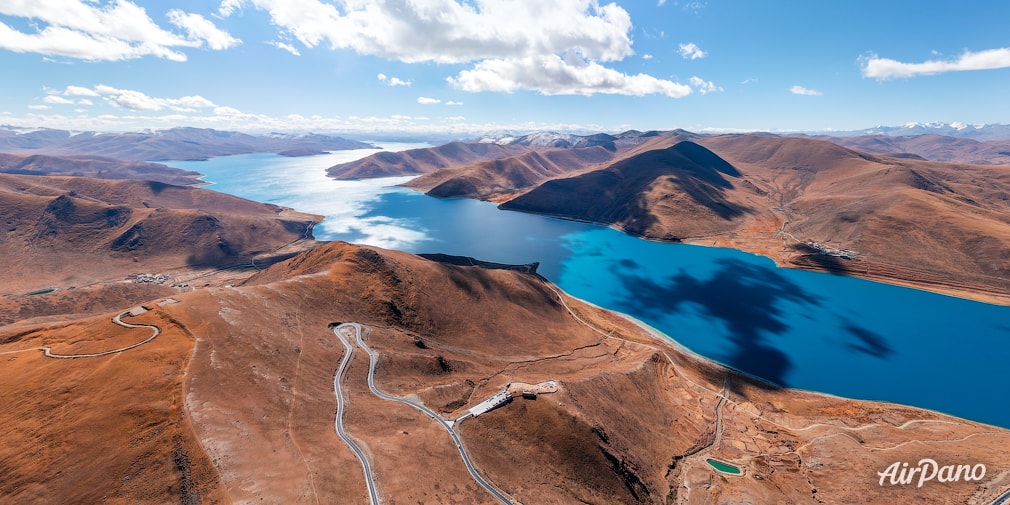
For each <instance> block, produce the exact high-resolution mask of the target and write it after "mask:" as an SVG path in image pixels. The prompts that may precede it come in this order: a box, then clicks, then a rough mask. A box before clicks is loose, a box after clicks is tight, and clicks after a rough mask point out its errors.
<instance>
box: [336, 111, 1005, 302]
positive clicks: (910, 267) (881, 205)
mask: <svg viewBox="0 0 1010 505" xmlns="http://www.w3.org/2000/svg"><path fill="white" fill-rule="evenodd" d="M613 138H614V142H613V146H611V147H612V149H610V150H608V149H607V148H605V147H601V146H593V147H584V148H570V147H562V148H558V147H552V146H541V147H537V148H536V149H535V150H533V151H531V152H527V153H523V154H520V155H517V156H513V157H508V158H502V159H497V160H493V161H481V162H477V163H470V162H469V161H467V160H463V161H460V162H458V163H457V164H456V165H455V166H451V165H449V166H447V167H446V168H445V169H441V170H437V171H431V173H428V174H426V175H424V176H421V177H418V178H416V179H414V180H412V181H410V182H409V183H407V186H409V187H412V188H414V189H418V190H420V191H425V192H427V193H428V194H430V195H433V196H438V197H443V198H452V197H468V198H478V199H483V200H490V201H496V202H501V203H502V205H501V206H502V208H504V209H509V210H517V211H524V212H533V213H539V214H546V215H551V216H556V217H562V218H566V219H574V220H583V221H591V222H596V223H600V224H605V225H610V226H614V227H617V228H619V229H622V230H624V231H626V232H628V233H632V234H635V235H639V236H642V237H645V238H649V239H656V240H664V241H683V242H691V243H700V244H707V245H719V246H726V247H733V248H737V249H742V250H746V251H751V252H756V253H758V254H762V255H766V256H769V257H771V258H773V259H774V260H776V261H777V262H778V263H779V264H781V265H784V266H792V267H798V268H806V269H812V270H822V271H830V272H833V273H837V274H843V275H852V276H857V277H862V278H868V279H874V280H880V281H884V282H890V283H895V284H900V285H907V286H913V287H917V288H921V289H926V290H931V291H936V292H941V293H947V294H954V295H957V296H963V297H969V298H975V299H980V300H984V301H988V302H995V303H1002V304H1006V303H1010V212H1008V211H1010V167H1008V166H1006V165H969V164H963V163H940V162H933V161H927V160H923V159H916V158H914V157H911V158H910V157H894V156H886V155H876V154H867V153H864V152H860V151H854V150H851V149H847V148H844V147H841V146H838V145H836V144H834V143H831V142H826V141H822V140H814V139H809V138H796V137H779V136H775V135H761V134H749V135H695V134H691V133H689V132H684V131H674V132H662V133H657V132H650V133H647V134H642V133H639V132H627V133H625V134H621V135H619V136H616V137H613ZM415 157H417V155H415ZM367 159H369V158H366V160H367ZM380 161H381V160H379V159H377V158H372V161H371V163H379V162H380ZM994 162H995V161H994ZM444 164H447V163H445V162H444ZM331 170H333V169H331ZM410 173H415V172H410Z"/></svg>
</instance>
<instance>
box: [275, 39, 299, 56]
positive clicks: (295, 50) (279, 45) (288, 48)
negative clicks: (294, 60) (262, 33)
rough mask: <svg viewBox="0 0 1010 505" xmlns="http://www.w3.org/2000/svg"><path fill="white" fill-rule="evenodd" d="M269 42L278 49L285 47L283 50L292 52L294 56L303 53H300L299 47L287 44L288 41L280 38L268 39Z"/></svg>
mask: <svg viewBox="0 0 1010 505" xmlns="http://www.w3.org/2000/svg"><path fill="white" fill-rule="evenodd" d="M267 44H270V45H271V46H274V47H276V48H277V49H283V50H285V51H287V52H289V53H291V54H292V55H294V56H301V55H302V53H300V52H299V51H298V48H297V47H295V46H293V45H291V44H287V43H284V42H281V41H279V40H270V41H267Z"/></svg>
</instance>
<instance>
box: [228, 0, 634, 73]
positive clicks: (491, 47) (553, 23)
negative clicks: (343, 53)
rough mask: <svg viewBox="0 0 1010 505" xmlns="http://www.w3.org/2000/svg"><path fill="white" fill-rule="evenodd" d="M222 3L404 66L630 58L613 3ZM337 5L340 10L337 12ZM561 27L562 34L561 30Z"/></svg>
mask: <svg viewBox="0 0 1010 505" xmlns="http://www.w3.org/2000/svg"><path fill="white" fill-rule="evenodd" d="M335 3H336V4H338V5H334V4H331V3H325V2H322V1H320V0H241V1H236V0H225V1H224V2H222V4H221V7H220V8H219V13H220V14H221V15H228V14H231V13H232V12H234V10H235V9H236V8H238V7H240V6H243V5H252V6H254V7H256V8H258V9H261V10H265V11H267V12H268V13H269V14H270V17H271V20H272V21H273V23H274V24H275V25H276V26H278V27H279V28H280V29H281V30H282V32H283V33H284V34H286V35H289V36H292V37H294V38H296V39H298V41H299V42H301V43H302V44H304V45H305V46H307V47H315V46H317V45H321V44H327V45H329V47H331V48H333V49H352V50H354V51H356V52H358V53H360V54H367V55H373V56H380V57H383V58H386V59H390V60H399V61H403V62H408V63H417V62H425V61H433V62H438V63H466V62H469V61H474V60H479V59H485V58H508V57H517V56H533V55H543V54H549V53H561V52H564V51H567V50H569V49H576V48H577V49H578V50H579V51H580V52H581V53H582V54H583V55H585V56H586V57H587V58H593V59H598V60H601V61H615V60H620V59H622V58H624V57H626V56H629V55H631V54H632V52H633V51H632V50H631V38H630V37H629V35H628V31H629V30H630V29H631V17H630V16H629V15H628V12H627V11H625V10H624V9H623V8H621V7H619V6H618V5H617V4H614V3H609V4H606V5H599V4H598V3H597V2H596V1H590V0H554V1H551V2H544V1H542V0H482V1H480V2H460V1H457V0H429V1H426V2H404V1H394V0H379V1H367V2H366V1H363V0H337V1H336V2H335ZM338 6H339V8H338ZM559 27H564V29H559Z"/></svg>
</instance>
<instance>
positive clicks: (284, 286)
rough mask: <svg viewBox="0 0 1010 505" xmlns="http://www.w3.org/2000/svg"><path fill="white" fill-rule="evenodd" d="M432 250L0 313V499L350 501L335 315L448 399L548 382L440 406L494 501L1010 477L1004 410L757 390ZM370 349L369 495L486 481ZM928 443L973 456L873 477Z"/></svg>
mask: <svg viewBox="0 0 1010 505" xmlns="http://www.w3.org/2000/svg"><path fill="white" fill-rule="evenodd" d="M442 259H444V260H446V261H448V262H436V261H432V260H428V259H424V258H420V257H417V256H413V255H410V254H406V253H400V252H393V251H383V250H378V249H374V248H368V247H358V246H352V245H348V244H343V243H329V244H325V245H321V246H318V247H316V248H314V249H312V250H310V251H308V252H305V253H302V254H300V255H298V256H295V257H292V258H290V259H288V260H286V261H283V262H280V263H277V264H274V265H272V266H270V267H269V268H267V269H265V270H263V271H261V272H259V273H257V274H255V275H253V276H252V277H251V278H249V279H248V280H246V281H245V282H243V283H241V285H235V286H217V287H214V286H211V287H206V288H201V289H197V290H187V292H177V293H173V294H171V296H167V295H160V296H159V297H156V298H152V299H148V300H136V301H135V302H134V303H132V304H130V305H125V306H123V307H121V308H120V309H117V311H111V312H110V313H109V314H106V315H104V316H96V317H92V318H84V319H78V320H75V321H72V322H50V323H45V324H37V325H34V326H32V325H28V326H25V325H20V326H18V327H17V328H12V327H6V328H3V329H0V353H2V354H0V359H2V362H3V363H4V364H3V367H4V373H3V374H0V377H2V379H0V380H2V381H3V385H2V386H0V394H2V395H3V397H2V400H3V402H4V405H5V408H4V409H3V410H0V434H2V435H0V440H2V441H3V443H2V444H0V472H2V475H4V479H2V480H0V497H2V498H0V501H4V502H12V503H27V502H37V503H51V502H108V503H201V502H202V503H261V502H262V503H347V504H361V503H368V497H367V491H366V484H365V480H364V477H363V472H362V467H361V465H360V463H359V462H358V460H357V459H356V457H355V456H354V453H352V452H351V450H350V449H349V448H348V447H347V446H346V445H344V443H343V442H342V441H341V439H340V438H338V437H337V435H336V434H335V431H334V421H335V418H334V415H335V412H336V406H337V405H336V399H335V396H334V374H335V371H336V369H337V367H338V364H339V363H340V361H341V358H342V356H343V352H344V351H343V347H342V346H341V344H340V342H339V341H338V340H337V339H336V337H335V336H334V333H333V332H332V330H331V328H330V326H331V324H332V323H337V322H357V323H360V324H361V325H363V326H364V329H365V331H364V338H365V339H366V340H367V343H368V345H369V346H370V347H371V348H372V349H373V350H375V351H376V352H377V353H378V355H379V360H378V366H377V369H376V372H375V380H376V385H377V386H378V387H379V388H380V389H381V390H382V391H383V392H385V393H388V394H392V395H398V396H403V397H409V398H414V399H415V400H419V401H422V402H424V403H425V404H426V405H427V406H429V407H430V408H432V409H434V410H436V411H437V412H438V413H439V414H440V415H441V416H444V417H445V418H447V419H455V418H457V417H459V416H460V415H462V414H463V413H464V412H466V409H467V408H469V407H470V406H472V405H474V404H475V403H477V402H479V401H481V400H483V399H484V398H487V397H488V396H490V395H491V394H492V393H495V392H497V391H500V390H502V389H503V388H504V387H505V385H506V384H508V383H513V382H526V383H537V382H540V381H546V380H554V381H556V382H557V384H558V386H559V391H558V392H557V393H553V394H543V395H540V396H538V397H537V398H536V399H522V398H516V399H515V400H513V401H512V402H511V403H510V404H507V405H505V406H503V407H501V408H499V409H497V410H493V411H491V412H489V413H486V414H483V415H481V416H479V417H476V418H468V419H465V420H463V421H462V422H460V423H459V424H458V425H457V426H456V430H457V432H458V433H459V434H460V435H461V438H462V440H463V443H464V445H465V448H466V450H467V452H468V454H469V456H470V458H471V460H472V461H473V463H474V465H475V466H476V467H477V469H478V470H479V471H480V473H481V474H482V475H483V476H484V477H485V478H486V479H487V480H488V481H490V482H491V483H492V484H493V485H494V486H495V487H497V488H498V489H499V490H501V491H502V492H503V493H504V494H506V495H507V496H508V497H509V498H510V501H512V502H513V503H525V504H553V503H558V504H562V503H563V504H567V503H598V504H614V503H990V502H992V501H993V500H994V499H995V498H996V497H997V496H999V495H1000V494H1001V493H1004V492H1006V491H1007V490H1010V467H1007V464H1006V461H1005V455H1006V448H1007V447H1010V431H1008V430H1005V429H1000V428H995V427H991V426H985V425H980V424H976V423H972V422H968V421H964V420H959V419H956V418H952V417H947V416H944V415H941V414H937V413H932V412H928V411H923V410H919V409H914V408H908V407H902V406H898V405H892V404H884V403H872V402H862V401H851V400H845V399H841V398H835V397H829V396H824V395H818V394H814V393H806V392H800V391H793V390H783V389H777V388H775V387H772V386H770V385H768V384H765V383H761V382H757V381H755V380H753V379H749V378H747V377H744V376H741V375H738V374H736V373H733V372H731V371H728V370H726V369H724V368H722V367H720V366H716V365H713V364H711V363H710V362H707V361H705V360H703V359H700V358H698V357H696V356H694V355H692V354H690V353H688V352H686V351H684V350H682V349H680V348H678V347H677V346H676V344H674V343H673V342H672V341H670V340H668V339H666V338H664V337H661V336H658V335H655V334H653V333H651V332H650V331H648V330H646V329H644V328H642V327H640V326H638V325H636V324H634V323H632V322H630V321H629V320H627V319H625V318H623V317H622V316H619V315H616V314H614V313H610V312H607V311H604V310H601V309H598V308H595V307H592V306H590V305H587V304H584V303H582V302H579V301H577V300H574V299H571V298H568V297H566V296H564V295H562V294H560V293H558V292H557V291H556V290H555V288H553V287H552V286H550V285H549V284H547V283H546V282H545V281H544V280H542V278H540V277H539V276H536V275H535V274H531V273H522V272H517V271H510V270H506V269H500V268H481V267H471V266H458V265H455V264H453V263H461V262H459V261H453V259H452V258H442ZM140 304H143V305H144V306H145V307H147V308H148V309H149V310H147V311H143V310H138V311H136V313H137V315H133V316H127V317H123V318H122V321H123V322H125V323H129V324H134V325H138V327H135V328H124V327H122V326H120V325H117V324H115V322H113V321H112V320H111V318H112V316H113V315H114V314H116V313H120V312H122V311H125V310H129V309H130V306H133V305H140ZM139 325H149V326H139ZM152 327H156V328H159V329H160V330H161V333H160V334H158V335H157V336H156V338H154V339H153V340H151V341H150V342H148V343H146V344H144V345H141V346H139V347H136V348H133V349H130V350H127V351H123V352H120V353H115V354H111V355H107V356H101V357H82V358H76V359H53V358H47V357H45V356H44V355H43V352H42V351H41V350H39V349H41V348H51V349H52V352H53V353H58V354H64V355H67V354H89V353H100V352H102V351H105V350H110V349H118V348H122V347H124V346H126V345H129V344H131V343H135V342H139V341H141V340H143V339H145V338H149V337H150V336H151V328H152ZM672 336H673V337H676V335H672ZM367 372H368V356H367V355H366V354H365V353H364V352H362V349H360V348H356V349H355V351H354V353H353V354H352V355H351V360H350V366H349V369H348V370H347V372H346V373H345V377H344V379H343V381H342V383H341V384H340V386H341V387H342V390H343V395H344V398H346V401H347V404H346V412H345V415H344V425H345V427H346V429H347V431H348V432H349V433H350V434H351V435H352V436H353V437H354V439H355V440H357V442H358V444H359V445H361V446H362V447H363V448H364V452H365V453H366V454H367V457H368V459H369V461H370V464H371V467H372V472H373V473H374V475H375V482H376V487H377V490H378V492H379V495H380V497H381V500H382V502H383V503H390V504H395V503H404V504H405V503H459V504H463V503H471V504H475V503H494V500H493V498H492V497H491V496H490V495H489V494H487V493H486V492H485V491H484V490H483V489H482V488H480V487H478V486H477V485H476V483H475V482H474V481H473V480H472V478H471V477H470V475H469V474H468V473H467V472H466V470H465V469H464V467H463V464H462V462H461V459H460V456H459V453H458V452H457V451H456V448H455V447H454V445H453V444H452V442H451V440H450V438H449V436H448V434H447V433H446V432H445V431H444V430H443V429H441V428H440V427H439V425H438V424H437V423H435V422H434V421H433V420H432V419H431V418H429V417H427V416H426V415H425V414H423V413H421V412H419V411H417V410H414V409H412V408H410V407H409V406H406V405H403V404H400V403H395V402H390V401H387V400H382V399H380V398H378V397H376V396H374V395H373V394H371V393H370V392H369V390H368V388H367V385H366V374H367ZM924 458H931V459H932V460H935V461H936V462H937V463H938V465H940V466H951V465H968V466H970V467H972V468H975V469H976V471H975V473H974V474H973V475H975V476H978V477H979V478H978V479H977V480H975V479H974V478H972V479H970V480H969V479H967V478H966V475H967V474H964V472H963V471H962V472H961V475H959V477H958V479H957V480H953V479H950V480H949V481H948V479H944V480H945V481H944V482H941V481H940V480H939V479H937V478H935V476H934V478H931V479H928V480H924V481H923V485H922V486H921V487H919V486H918V485H917V484H918V483H919V476H918V475H916V476H915V478H914V479H909V483H908V484H900V483H896V484H893V485H892V484H891V482H890V481H889V480H888V478H887V476H886V475H885V477H884V478H883V479H882V478H881V476H880V473H883V472H886V469H887V468H888V467H889V466H891V465H892V464H894V463H895V462H897V463H898V465H899V467H900V465H901V463H902V462H906V463H908V466H911V467H914V466H916V465H918V464H919V461H920V460H922V459H924ZM709 460H714V461H719V462H723V463H726V464H728V465H731V468H735V469H738V470H739V471H740V473H739V474H738V475H734V474H731V473H723V472H720V471H718V470H716V469H715V468H714V467H713V466H712V465H711V464H710V463H709ZM978 465H983V466H984V468H985V472H984V476H983V475H980V474H981V473H982V472H981V470H979V468H981V467H979V466H978ZM951 471H953V470H951ZM943 475H946V474H943ZM951 475H952V474H951ZM881 482H883V484H881ZM896 482H897V481H896Z"/></svg>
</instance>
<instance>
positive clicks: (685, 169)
mask: <svg viewBox="0 0 1010 505" xmlns="http://www.w3.org/2000/svg"><path fill="white" fill-rule="evenodd" d="M761 200H764V198H763V195H762V194H761V191H760V190H757V189H756V188H754V186H753V185H748V184H746V183H745V180H744V179H743V178H742V174H741V173H740V172H739V171H738V170H737V169H736V168H734V167H733V166H732V165H730V164H729V163H727V162H726V161H725V160H723V159H721V158H719V156H717V155H716V154H715V153H713V152H712V151H709V150H708V149H706V148H704V147H702V146H700V145H698V144H695V143H694V142H690V141H684V142H680V143H677V144H675V145H673V146H672V147H668V148H665V149H653V150H650V151H646V152H644V153H642V154H638V155H636V156H632V157H630V158H627V159H624V160H621V161H619V162H617V163H614V164H612V165H610V166H608V167H606V168H603V169H600V170H595V171H590V172H587V173H584V174H582V175H578V176H575V177H570V178H566V179H555V180H551V181H547V182H545V183H543V184H541V185H540V186H538V187H536V188H535V189H532V190H530V191H529V192H527V193H525V194H523V195H521V196H518V197H516V198H514V199H512V200H509V201H507V202H505V203H503V204H502V205H501V207H502V208H503V209H506V210H521V211H524V212H534V213H537V214H547V215H551V216H558V217H564V218H568V219H577V220H587V221H592V222H596V223H606V224H610V225H614V226H616V227H618V228H620V229H622V230H624V231H627V232H628V233H632V234H634V235H639V236H647V237H650V238H659V239H663V240H671V241H679V240H681V239H682V238H684V237H701V236H707V235H712V234H718V233H728V232H730V231H733V230H736V229H737V228H739V227H741V226H742V225H741V221H743V220H744V219H745V217H746V216H747V215H748V214H753V213H754V211H752V210H751V209H752V208H755V207H758V206H759V205H760V203H762V202H761Z"/></svg>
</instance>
